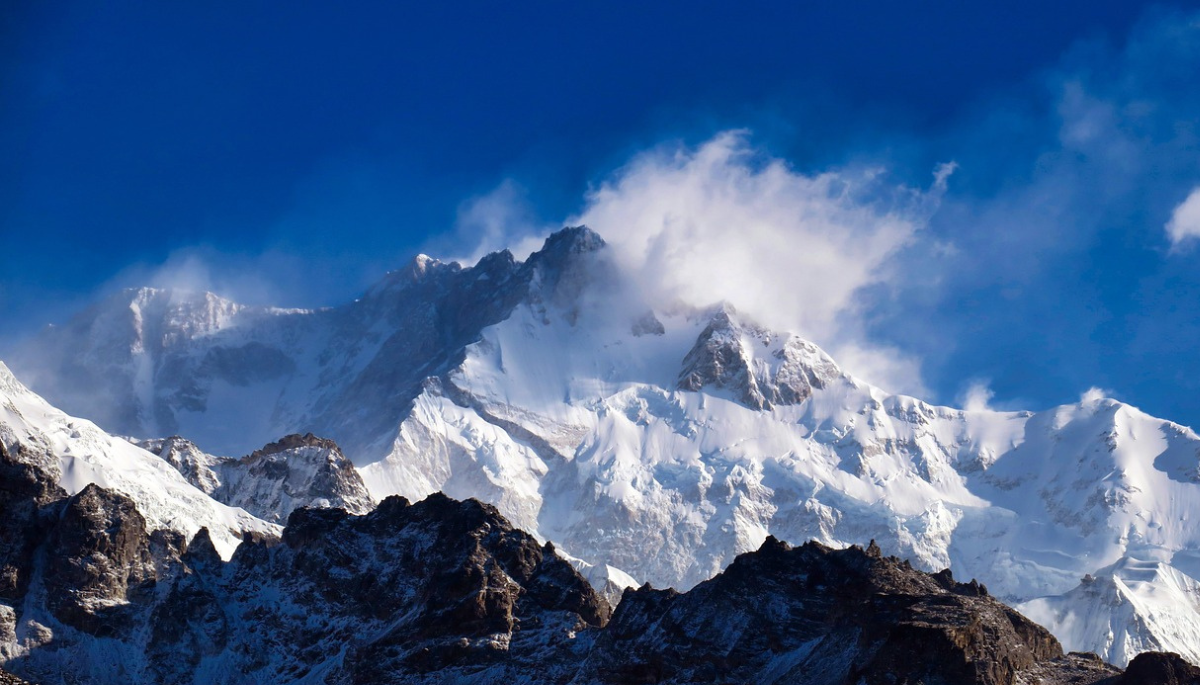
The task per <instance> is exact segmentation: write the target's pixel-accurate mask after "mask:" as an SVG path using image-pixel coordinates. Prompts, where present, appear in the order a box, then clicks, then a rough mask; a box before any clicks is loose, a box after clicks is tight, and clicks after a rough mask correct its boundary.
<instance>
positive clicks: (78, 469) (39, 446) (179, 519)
mask: <svg viewBox="0 0 1200 685" xmlns="http://www.w3.org/2000/svg"><path fill="white" fill-rule="evenodd" d="M0 440H3V442H4V447H5V449H6V450H7V451H8V452H9V454H13V455H16V457H17V458H18V459H20V460H22V461H28V462H32V463H37V464H38V465H39V466H41V467H42V468H43V469H45V470H46V471H48V472H50V473H52V474H55V476H56V481H57V482H58V485H59V486H60V487H62V488H63V489H64V490H66V491H67V493H68V494H71V495H73V494H75V493H77V492H79V491H81V490H83V488H84V487H85V486H86V485H88V484H89V483H95V484H97V485H100V486H102V487H106V488H111V489H113V490H116V491H118V492H121V493H123V494H125V495H126V496H128V497H130V498H131V499H132V500H133V501H134V502H135V503H136V504H137V507H138V510H139V511H140V512H141V513H142V515H143V516H145V517H146V522H147V525H148V526H149V528H150V529H151V530H156V529H169V530H175V531H178V532H180V533H183V534H184V535H186V536H187V538H188V539H190V538H191V537H192V536H193V535H195V533H196V531H198V530H199V529H200V528H202V527H206V528H208V529H209V531H210V534H211V535H212V539H213V544H214V545H215V546H216V548H217V550H218V552H220V553H221V555H222V557H224V558H228V557H229V556H230V555H231V554H232V553H233V550H234V548H236V547H237V545H238V544H239V543H240V542H241V539H242V533H243V532H244V531H259V532H263V533H269V534H272V535H277V534H278V532H279V529H278V527H277V526H273V525H271V524H269V523H267V522H265V521H262V520H260V519H257V518H255V517H254V516H251V515H250V514H248V513H246V512H245V511H244V510H242V509H234V508H231V507H227V506H225V505H223V504H220V503H219V502H217V501H215V500H213V499H212V498H210V497H208V495H206V494H204V493H203V492H201V491H200V490H198V489H196V488H195V487H193V486H192V485H190V484H189V483H188V482H187V481H186V480H184V478H183V476H181V475H180V474H179V472H178V471H176V470H175V469H174V468H172V467H171V466H170V465H169V464H167V463H166V462H165V461H163V460H162V459H160V458H158V457H156V456H154V455H153V454H150V453H149V452H146V451H145V450H142V449H140V448H138V447H135V446H134V445H132V444H130V443H128V442H126V441H125V440H122V439H120V438H114V437H112V436H110V435H108V434H107V433H105V432H103V431H101V430H100V429H99V428H97V427H96V425H95V424H93V423H91V422H90V421H86V420H83V419H77V418H73V417H71V416H67V415H66V414H64V413H63V412H61V411H59V410H58V409H55V408H54V407H52V406H50V405H49V404H48V403H47V402H46V401H45V400H43V399H42V398H41V397H38V396H37V395H36V394H34V393H33V392H31V391H30V390H29V389H28V388H26V387H25V386H24V385H22V384H21V383H20V381H18V380H17V379H16V378H15V377H14V376H13V375H12V373H11V372H10V371H9V369H8V367H7V366H5V365H4V364H3V363H0Z"/></svg>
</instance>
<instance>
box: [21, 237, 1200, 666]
mask: <svg viewBox="0 0 1200 685" xmlns="http://www.w3.org/2000/svg"><path fill="white" fill-rule="evenodd" d="M30 350H31V351H29V352H27V353H26V354H24V355H19V356H18V358H17V359H15V360H14V368H17V369H18V372H20V371H21V370H22V368H26V369H28V370H29V373H30V377H31V378H36V379H37V381H38V382H37V383H35V385H34V387H35V389H37V390H38V391H39V392H43V393H44V394H45V395H46V396H47V397H48V398H49V399H50V400H51V401H54V402H57V403H61V404H62V406H64V407H65V408H66V409H67V410H68V411H72V412H75V413H83V414H87V415H91V416H95V417H96V419H97V420H98V421H99V422H100V423H101V425H103V426H104V427H105V428H106V429H109V430H110V431H112V432H117V433H120V434H129V435H135V436H139V437H148V436H152V435H169V434H179V435H183V436H185V437H186V438H188V439H190V440H193V441H195V442H196V443H197V444H199V445H201V446H202V447H203V448H204V449H205V450H212V451H215V452H216V453H220V454H248V453H250V452H251V451H252V450H254V449H256V448H258V447H260V446H261V445H263V444H265V443H266V442H268V441H270V440H275V439H277V438H279V437H280V436H283V435H285V434H289V433H308V432H312V433H315V434H317V435H320V436H322V437H326V438H331V439H333V440H335V441H337V443H338V444H339V445H340V446H341V447H342V449H343V450H344V452H345V454H346V456H347V457H348V458H349V459H351V460H352V461H353V462H354V464H355V465H356V466H357V467H358V469H359V473H360V474H361V476H362V480H363V482H365V484H366V487H367V488H368V489H369V491H370V495H371V497H373V498H374V499H375V500H381V499H383V498H384V497H386V496H388V495H391V494H400V495H403V496H405V497H407V498H409V499H411V500H414V501H416V500H420V499H422V498H423V497H425V496H426V495H428V494H430V493H432V492H435V491H442V492H444V493H446V494H447V495H449V496H451V497H454V498H468V497H474V498H478V499H480V500H483V501H486V502H490V503H492V504H494V505H496V506H497V507H498V508H499V510H500V512H501V513H502V514H503V515H504V516H505V517H507V518H508V519H510V520H511V521H512V522H513V524H514V525H515V526H518V527H520V528H523V529H525V530H528V531H529V532H530V533H532V534H534V535H535V536H536V537H538V538H539V539H540V540H543V541H544V540H550V541H553V542H554V544H555V545H556V546H557V547H558V548H559V549H560V550H561V551H562V552H564V553H566V555H569V558H573V559H574V560H575V563H576V566H577V568H580V569H583V570H584V573H585V575H588V577H589V578H590V579H591V580H592V581H593V582H597V583H599V584H602V585H606V586H608V585H611V587H606V588H604V590H605V592H606V594H609V595H610V596H615V594H617V593H619V589H615V588H619V587H620V586H623V585H629V584H640V583H642V582H646V581H649V582H651V583H652V584H654V585H655V586H659V587H662V586H675V587H677V588H679V589H684V588H688V587H691V586H693V585H695V584H696V583H698V582H700V581H703V580H705V579H707V578H709V577H711V576H713V575H714V574H716V573H718V572H719V571H720V570H721V569H723V568H724V567H725V566H726V565H727V564H729V563H730V562H731V561H732V560H733V558H734V557H735V556H736V555H737V554H739V553H741V552H746V551H750V550H754V549H757V548H758V547H759V546H760V545H761V544H762V542H763V541H764V540H765V539H766V538H767V536H768V535H774V536H775V537H777V538H779V539H782V540H788V541H790V542H792V543H802V542H804V541H806V540H809V539H815V540H817V541H820V542H822V543H824V544H826V545H831V546H837V547H841V546H848V545H850V544H865V543H866V542H867V541H868V540H871V539H875V540H877V541H878V542H879V545H880V546H881V547H882V548H883V549H884V551H885V552H887V553H889V554H897V555H899V556H903V557H906V558H908V559H910V560H911V561H912V562H913V564H915V565H916V566H918V567H920V568H921V569H925V570H931V571H934V570H939V569H941V568H944V567H949V568H951V569H952V570H953V571H954V575H955V576H956V577H959V578H972V577H973V578H978V579H979V580H980V581H981V582H983V583H985V584H986V585H987V586H988V588H989V590H990V591H991V592H992V593H993V594H995V595H997V596H999V597H1001V598H1004V599H1006V600H1009V601H1017V602H1024V604H1022V605H1021V609H1022V610H1023V611H1025V612H1027V613H1028V614H1029V615H1030V616H1031V617H1032V618H1033V619H1034V620H1037V621H1040V622H1042V623H1044V624H1045V625H1047V626H1048V627H1049V628H1050V629H1051V630H1052V631H1053V632H1055V634H1056V635H1058V637H1059V638H1060V639H1061V640H1062V641H1063V642H1064V644H1065V645H1066V646H1067V647H1068V648H1070V649H1082V650H1090V651H1096V652H1097V653H1099V654H1100V655H1101V656H1103V657H1104V658H1106V659H1108V660H1110V661H1112V662H1114V663H1117V664H1120V665H1123V664H1125V663H1126V662H1127V661H1128V660H1129V659H1130V658H1132V656H1134V655H1135V654H1136V653H1137V652H1139V651H1144V650H1147V649H1169V650H1174V651H1178V652H1180V653H1182V654H1184V655H1185V656H1188V657H1189V658H1191V659H1193V660H1200V654H1198V653H1197V652H1196V645H1200V604H1198V602H1197V588H1198V587H1200V584H1198V583H1197V581H1196V580H1194V579H1193V578H1194V577H1195V576H1197V575H1200V529H1198V528H1197V526H1196V525H1195V522H1197V521H1200V471H1198V467H1200V456H1198V454H1200V437H1197V435H1196V433H1195V432H1193V431H1192V430H1191V429H1188V428H1185V427H1183V426H1179V425H1176V424H1174V423H1171V422H1169V421H1164V420H1160V419H1156V418H1153V417H1151V416H1148V415H1146V414H1144V413H1142V412H1140V411H1139V410H1137V409H1135V408H1134V407H1131V406H1129V405H1125V404H1122V403H1120V402H1116V401H1114V400H1110V399H1103V398H1094V397H1089V398H1087V399H1086V400H1085V401H1081V402H1080V403H1077V404H1070V405H1065V406H1061V407H1056V408H1053V409H1049V410H1046V411H1042V412H1037V413H1032V412H998V411H992V410H988V409H986V408H981V407H972V408H971V410H961V409H954V408H948V407H938V406H932V405H930V404H927V403H925V402H922V401H921V400H919V399H916V398H913V397H907V396H902V395H892V394H889V393H886V392H884V391H882V390H880V389H879V388H876V387H873V386H872V385H870V384H869V383H867V382H864V381H863V380H861V379H857V378H854V377H852V376H850V375H848V374H847V373H845V372H843V371H842V370H841V369H840V368H839V366H838V365H837V363H836V362H835V360H833V359H831V358H830V357H829V356H828V355H826V354H825V353H824V352H823V351H822V350H821V349H820V348H819V347H818V346H816V345H815V344H813V343H812V342H809V341H806V340H803V339H801V338H799V337H798V336H796V335H794V334H790V333H788V332H786V331H772V330H767V329H765V328H763V327H762V326H760V325H758V324H756V323H755V322H754V321H751V320H749V319H747V318H746V317H745V316H743V315H741V314H740V313H739V312H738V311H737V310H736V309H734V308H733V307H730V306H728V305H721V304H714V305H712V306H706V307H698V306H688V305H684V304H680V303H670V304H663V303H646V302H642V301H641V300H640V299H639V298H638V297H637V296H636V293H634V294H631V293H630V292H629V289H628V288H627V287H626V284H625V283H624V282H623V280H622V277H621V273H620V271H619V269H618V268H617V267H615V266H613V264H612V263H611V262H610V261H609V260H608V259H607V255H606V248H605V246H604V243H603V241H602V240H601V239H600V238H599V236H597V235H596V234H594V233H592V232H591V231H589V230H587V229H584V228H575V229H565V230H564V231H561V232H559V233H556V234H555V235H553V236H551V238H549V239H548V240H547V242H546V245H545V247H544V248H543V250H541V251H540V252H538V253H535V254H534V255H532V256H531V257H530V258H529V260H527V261H526V262H524V263H522V262H517V261H516V260H515V259H514V258H513V257H512V255H511V254H509V253H508V252H501V253H496V254H493V255H489V256H488V257H485V258H484V259H482V260H481V261H480V262H479V263H478V264H477V265H475V266H473V267H467V268H464V267H461V266H460V265H458V264H444V263H441V262H438V261H436V260H430V259H428V258H424V259H418V260H417V261H416V262H414V263H413V264H412V265H410V266H409V267H408V268H406V269H402V270H400V271H397V272H393V273H391V274H388V276H387V277H386V278H385V279H384V280H383V281H382V282H381V283H379V284H378V285H376V286H375V287H373V288H372V289H371V290H370V291H369V292H367V293H366V294H365V295H364V297H363V298H362V299H360V300H357V301H355V302H353V303H350V304H348V305H346V306H344V307H338V308H333V309H328V310H314V311H301V310H280V309H263V308H258V309H255V308H249V307H241V306H239V305H235V304H232V303H227V302H225V301H222V300H219V299H218V298H215V296H212V295H194V294H185V293H174V292H166V291H154V292H153V293H148V292H147V291H130V292H128V293H125V294H124V296H122V297H118V298H114V299H112V300H109V301H107V302H105V303H102V304H101V305H98V306H97V307H95V308H93V309H92V310H89V311H88V312H85V313H84V314H83V315H81V316H80V317H78V318H77V319H76V320H74V321H73V322H71V323H70V324H69V325H67V326H64V327H62V328H55V329H52V330H50V331H48V332H47V333H46V334H45V335H44V336H42V338H41V339H39V340H38V341H36V342H35V343H34V344H33V345H32V346H31V348H30ZM33 350H36V354H35V353H34V352H33ZM5 378H9V379H11V377H10V376H7V374H6V375H5ZM8 383H9V384H10V385H11V384H12V383H13V381H11V380H9V381H8ZM12 395H13V392H11V391H9V392H8V396H12ZM18 395H19V397H23V398H26V399H22V400H21V401H22V402H24V403H25V404H24V405H21V407H20V416H17V415H16V414H14V411H15V410H11V411H10V410H6V411H8V413H7V414H5V422H6V425H7V426H13V425H19V426H25V425H30V426H33V425H35V424H34V423H33V420H32V419H29V420H27V419H23V418H21V417H22V416H25V415H26V414H30V415H36V416H38V417H42V418H37V419H36V422H37V423H36V432H37V434H38V435H41V436H44V437H38V438H30V440H33V441H34V442H36V441H37V440H43V441H47V442H48V441H51V440H55V441H59V442H60V443H62V441H66V440H69V439H70V440H85V439H86V440H91V441H93V442H94V443H95V444H97V445H100V444H102V445H103V453H104V454H105V455H109V454H111V455H113V456H111V457H109V456H105V457H104V458H105V459H111V460H114V464H115V460H118V459H119V460H120V465H119V466H117V465H114V466H113V467H112V468H113V470H114V472H116V471H120V470H121V469H130V468H133V467H132V466H129V464H136V465H137V468H139V469H141V470H142V472H145V473H152V474H153V475H152V476H145V477H141V476H139V477H138V478H137V479H136V480H137V482H138V483H145V482H156V483H158V482H162V483H170V484H171V486H170V487H171V488H174V489H173V490H172V493H176V492H177V493H182V494H180V495H179V496H180V497H183V501H187V502H193V501H194V502H195V504H194V506H192V507H191V508H189V509H188V510H187V511H186V512H184V513H179V512H176V511H174V510H173V509H169V508H168V509H162V508H160V509H154V508H153V507H155V506H159V504H160V503H161V497H159V495H158V494H157V493H158V491H157V490H156V491H154V492H143V493H141V497H143V498H144V499H145V500H146V501H147V503H148V504H147V506H150V507H151V509H149V510H148V511H147V510H143V511H146V513H147V517H148V518H151V519H154V518H155V517H158V519H160V520H163V521H164V524H165V523H166V519H167V518H169V517H175V518H178V519H180V520H182V519H183V518H186V519H187V522H186V523H184V524H182V525H183V526H184V527H188V526H193V525H194V526H195V527H198V526H199V525H207V526H209V528H210V529H213V525H214V523H211V522H209V521H210V520H212V519H216V518H219V519H220V521H221V523H220V526H221V527H223V528H222V529H224V530H228V531H234V530H236V529H238V527H239V526H249V525H251V524H253V525H266V524H261V523H257V522H255V521H256V520H255V519H251V518H249V517H247V518H244V519H243V518H239V517H241V516H246V515H245V514H242V513H241V512H240V511H238V510H232V509H228V508H226V507H221V506H220V505H217V504H215V503H213V502H212V501H211V500H209V499H208V498H204V499H197V498H196V497H194V496H193V495H192V494H191V493H196V495H198V496H199V497H203V493H200V492H199V491H198V490H195V488H192V487H191V486H190V485H188V484H187V483H186V482H184V481H183V479H182V478H181V477H179V474H178V473H177V472H175V471H174V470H173V469H171V468H170V467H168V466H167V465H166V462H165V461H162V460H161V459H158V458H157V457H153V456H152V455H149V454H147V453H145V452H143V451H141V450H138V449H137V448H135V447H133V446H131V445H125V444H124V443H121V446H118V445H117V444H116V443H117V442H120V441H112V440H111V439H107V440H106V439H105V437H100V436H102V434H101V433H99V431H98V430H96V429H95V428H94V427H92V426H91V424H87V423H86V422H82V421H78V420H73V419H70V418H69V417H66V416H65V415H63V414H61V413H54V412H53V410H51V409H49V408H48V406H46V405H44V404H40V403H36V406H37V407H42V409H39V410H38V411H40V412H42V414H37V412H35V411H32V410H30V409H29V407H32V406H34V404H35V400H33V399H28V398H30V397H32V396H31V395H28V394H27V393H26V394H20V393H18ZM92 398H98V400H93V399H92ZM38 402H40V401H38ZM97 403H102V404H103V407H97V406H96V405H97ZM6 406H7V405H6ZM93 412H95V413H93ZM43 415H44V416H43ZM45 417H51V418H45ZM22 421H24V423H22ZM14 422H15V423H14ZM4 430H9V431H11V430H14V429H12V428H4ZM30 430H31V431H32V430H34V429H32V428H31V429H30ZM73 431H75V432H77V433H78V435H80V436H85V437H83V438H71V437H70V436H71V435H73V433H72V432H73ZM5 440H6V441H7V440H9V437H8V434H7V433H6V434H5ZM56 444H58V443H56ZM62 444H65V443H62ZM79 444H82V443H79ZM89 444H91V443H89ZM74 445H75V443H73V444H72V447H71V449H72V450H74V451H72V452H71V454H75V455H79V456H78V457H76V458H75V461H78V464H79V465H74V464H75V461H72V462H71V463H67V462H64V464H63V466H62V469H63V473H64V476H63V479H64V483H68V484H72V485H74V484H79V483H82V482H84V481H85V480H87V479H88V478H94V479H99V478H102V477H103V478H110V479H112V480H111V483H110V484H111V485H112V487H117V488H118V489H119V487H120V484H121V483H124V482H125V481H124V480H119V478H118V476H115V475H112V476H110V475H108V474H109V470H108V468H109V467H108V466H107V464H108V463H109V462H105V465H100V464H99V463H98V462H96V461H95V460H96V459H99V458H100V457H93V456H85V455H84V454H82V452H83V448H82V447H76V446H74ZM56 449H58V448H57V447H56ZM88 454H89V455H90V454H91V452H89V453H88ZM88 464H95V466H88V468H89V469H90V470H88V471H86V473H84V472H83V471H81V470H80V469H83V468H84V465H88ZM130 480H133V479H130ZM64 487H67V486H64ZM128 487H131V488H132V487H134V486H133V485H129V486H128ZM137 487H143V488H144V487H149V486H142V485H139V486H137ZM155 487H159V486H157V485H156V486H155ZM68 489H70V487H68ZM128 494H130V495H131V496H132V497H134V499H135V500H137V501H138V504H139V506H142V500H141V499H138V495H135V494H134V493H132V492H131V493H128ZM185 495H186V496H185ZM156 497H159V499H156ZM171 497H172V501H174V500H175V495H174V494H172V496H171ZM187 497H192V499H187ZM156 503H159V504H156ZM201 503H203V504H201ZM205 517H207V518H205ZM202 519H203V521H202ZM233 535H234V534H233V533H232V532H230V534H229V536H228V537H227V538H226V542H227V544H232V543H233V541H234V539H235V538H234V537H233ZM1151 560H1153V561H1151ZM1089 574H1090V576H1091V578H1090V579H1088V580H1085V581H1084V583H1083V584H1080V579H1081V578H1084V577H1085V576H1088V575H1089Z"/></svg>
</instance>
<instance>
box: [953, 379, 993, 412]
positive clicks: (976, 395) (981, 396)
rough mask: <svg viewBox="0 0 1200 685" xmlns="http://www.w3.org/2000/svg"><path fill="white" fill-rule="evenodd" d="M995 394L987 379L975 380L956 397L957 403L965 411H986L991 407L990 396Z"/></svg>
mask: <svg viewBox="0 0 1200 685" xmlns="http://www.w3.org/2000/svg"><path fill="white" fill-rule="evenodd" d="M995 396H996V393H994V392H992V389H991V387H989V385H988V382H987V381H985V380H975V381H972V382H971V384H970V385H968V386H967V389H966V391H964V392H963V394H962V395H961V396H960V397H959V398H958V403H959V404H960V405H962V408H963V409H965V410H967V411H987V410H989V409H991V408H992V406H991V403H992V398H994V397H995Z"/></svg>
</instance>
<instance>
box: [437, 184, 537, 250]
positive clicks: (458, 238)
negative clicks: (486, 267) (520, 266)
mask: <svg viewBox="0 0 1200 685" xmlns="http://www.w3.org/2000/svg"><path fill="white" fill-rule="evenodd" d="M552 229H553V227H552V226H547V225H546V224H544V223H543V222H540V221H539V220H538V219H537V215H536V213H535V212H534V208H533V205H532V204H531V203H530V202H529V199H528V197H527V195H526V192H525V189H524V188H523V187H521V185H520V184H518V183H516V182H515V181H512V180H511V179H506V180H504V181H502V182H501V183H500V185H498V186H496V187H495V188H493V189H492V190H491V191H490V192H488V193H486V194H484V195H479V196H476V197H473V198H470V199H468V200H466V201H465V202H463V203H462V204H461V205H459V207H458V218H457V220H456V221H455V226H454V244H455V245H458V246H462V245H474V248H473V249H472V251H471V252H470V253H469V254H464V255H449V256H448V257H447V258H448V259H452V260H454V261H458V262H462V263H464V264H474V263H475V262H477V261H479V259H480V258H481V257H483V256H484V255H487V254H489V253H491V252H496V251H498V250H503V249H505V248H507V249H509V250H511V251H512V253H513V254H514V255H515V256H516V258H517V259H525V258H526V257H528V256H529V255H530V254H532V253H533V252H534V251H536V250H537V249H538V248H540V247H541V244H542V239H543V238H544V236H545V233H546V232H548V231H549V230H552Z"/></svg>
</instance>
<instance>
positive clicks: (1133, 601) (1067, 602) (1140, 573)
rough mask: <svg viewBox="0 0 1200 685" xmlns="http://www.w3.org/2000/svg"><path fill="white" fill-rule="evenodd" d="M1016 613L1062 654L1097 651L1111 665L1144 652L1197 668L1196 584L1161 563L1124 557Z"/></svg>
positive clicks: (1199, 613) (1199, 594) (1199, 603)
mask: <svg viewBox="0 0 1200 685" xmlns="http://www.w3.org/2000/svg"><path fill="white" fill-rule="evenodd" d="M1018 608H1019V609H1020V610H1021V612H1022V613H1024V614H1025V615H1026V616H1029V617H1030V618H1032V619H1033V620H1034V621H1037V622H1038V623H1040V624H1042V625H1043V626H1046V627H1047V628H1049V629H1050V630H1051V631H1053V632H1054V634H1055V635H1057V636H1058V637H1059V639H1060V640H1062V642H1063V646H1064V647H1066V648H1067V649H1071V650H1086V651H1103V653H1105V654H1106V655H1107V657H1108V659H1109V660H1110V661H1112V662H1113V663H1120V664H1124V663H1128V662H1129V660H1131V659H1132V658H1133V657H1134V656H1136V655H1137V654H1140V653H1142V652H1150V651H1156V652H1175V653H1177V654H1180V655H1181V656H1183V657H1185V658H1187V659H1188V660H1190V661H1192V662H1193V663H1197V662H1200V582H1197V581H1196V580H1195V579H1193V578H1191V577H1190V576H1187V575H1185V574H1183V573H1181V572H1180V571H1179V570H1178V569H1175V568H1172V567H1171V566H1170V565H1168V564H1166V563H1164V562H1161V561H1149V560H1138V559H1134V558H1132V557H1126V558H1124V559H1122V560H1120V561H1118V562H1117V563H1115V564H1113V565H1111V566H1108V567H1106V568H1104V569H1101V570H1100V571H1099V572H1097V573H1096V574H1095V575H1094V576H1092V575H1089V576H1086V577H1085V578H1084V579H1083V582H1081V583H1080V584H1079V586H1078V587H1076V588H1075V589H1073V590H1071V591H1070V592H1067V593H1066V594H1063V595H1059V596H1055V597H1045V598H1039V599H1035V600H1031V601H1028V602H1025V603H1023V604H1020V605H1018Z"/></svg>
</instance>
